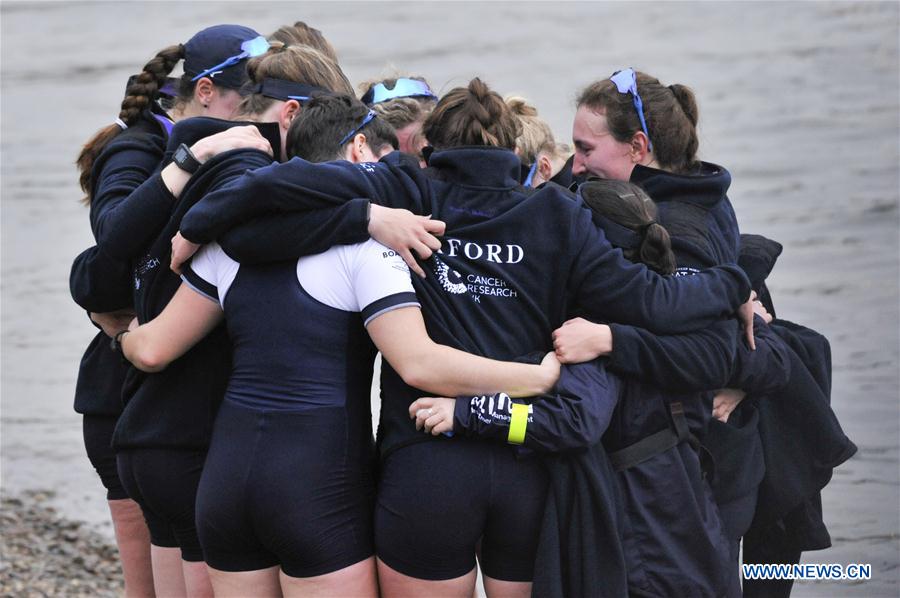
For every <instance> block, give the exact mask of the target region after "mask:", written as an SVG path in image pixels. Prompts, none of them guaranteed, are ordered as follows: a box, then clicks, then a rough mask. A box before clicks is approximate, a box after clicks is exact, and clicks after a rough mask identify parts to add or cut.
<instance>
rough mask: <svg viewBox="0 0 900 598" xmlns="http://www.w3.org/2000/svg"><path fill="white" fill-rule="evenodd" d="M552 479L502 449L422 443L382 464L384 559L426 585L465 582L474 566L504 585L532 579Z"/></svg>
mask: <svg viewBox="0 0 900 598" xmlns="http://www.w3.org/2000/svg"><path fill="white" fill-rule="evenodd" d="M546 495H547V473H546V470H545V469H544V466H543V465H542V463H541V462H540V461H539V460H537V459H517V458H516V455H515V453H514V452H513V450H512V449H511V448H510V447H508V446H503V445H501V444H499V443H496V444H495V443H488V442H483V441H478V440H473V439H466V438H460V439H453V440H440V439H439V440H437V441H433V442H421V443H417V444H413V445H410V446H407V447H404V448H401V449H399V450H397V451H395V452H394V453H391V454H390V455H389V456H388V457H387V459H386V460H385V462H384V463H383V464H382V473H381V479H380V481H379V486H378V500H377V505H376V508H375V545H376V552H377V553H378V558H379V559H381V560H382V561H384V562H385V563H386V564H387V565H388V566H389V567H391V568H392V569H394V570H396V571H399V572H400V573H403V574H404V575H409V576H411V577H416V578H419V579H430V580H441V579H453V578H455V577H460V576H461V575H465V574H466V573H468V572H469V571H471V570H472V569H473V568H474V567H475V547H476V545H477V544H478V542H479V540H480V541H481V555H480V562H481V569H482V571H483V572H484V574H485V575H486V576H488V577H492V578H494V579H499V580H503V581H531V580H532V578H533V574H534V557H535V553H536V551H537V544H538V536H539V532H540V527H541V521H542V519H543V515H544V503H545V499H546Z"/></svg>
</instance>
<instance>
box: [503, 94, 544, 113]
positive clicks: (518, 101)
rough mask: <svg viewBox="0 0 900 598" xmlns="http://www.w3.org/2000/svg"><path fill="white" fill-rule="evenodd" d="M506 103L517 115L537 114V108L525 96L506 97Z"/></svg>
mask: <svg viewBox="0 0 900 598" xmlns="http://www.w3.org/2000/svg"><path fill="white" fill-rule="evenodd" d="M506 105H507V106H509V109H510V110H512V113H513V114H515V115H516V116H537V115H538V111H537V108H535V107H534V106H532V105H531V104H529V103H528V100H526V99H525V98H523V97H519V96H510V97H508V98H506Z"/></svg>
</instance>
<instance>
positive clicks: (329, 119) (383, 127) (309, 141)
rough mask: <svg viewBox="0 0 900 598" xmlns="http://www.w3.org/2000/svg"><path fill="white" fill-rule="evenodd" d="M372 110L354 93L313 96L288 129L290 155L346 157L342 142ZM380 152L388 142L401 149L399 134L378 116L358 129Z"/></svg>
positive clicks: (315, 159)
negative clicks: (399, 146) (398, 141)
mask: <svg viewBox="0 0 900 598" xmlns="http://www.w3.org/2000/svg"><path fill="white" fill-rule="evenodd" d="M368 114H369V108H368V107H367V106H366V105H365V104H363V103H362V102H360V101H359V100H357V99H356V98H355V97H353V96H351V95H346V94H344V95H325V96H319V97H316V98H313V99H311V100H310V101H309V102H307V103H306V104H305V105H304V106H303V110H301V111H300V114H298V115H297V116H296V117H295V118H294V121H293V122H292V123H291V128H290V129H288V133H287V144H286V145H287V153H288V156H289V157H291V158H293V157H294V156H297V157H300V158H303V159H304V160H307V161H309V162H328V161H331V160H340V159H343V157H344V155H343V151H344V147H345V146H346V145H347V143H350V142H351V141H352V139H348V140H347V141H346V142H345V143H344V144H341V143H340V141H341V139H343V138H344V136H346V135H347V134H348V133H349V132H350V131H352V130H353V129H355V128H357V127H359V125H360V123H362V122H363V120H365V118H366V116H367V115H368ZM358 132H359V133H362V134H363V135H365V136H366V142H367V143H368V144H369V147H370V148H372V151H373V152H374V153H375V154H376V155H377V154H379V153H381V152H382V151H383V150H384V148H385V147H386V146H390V147H391V148H393V149H397V146H398V145H399V144H398V143H397V135H396V134H395V133H394V129H393V127H391V126H390V125H389V124H388V123H386V122H385V121H383V120H382V119H381V118H380V117H377V116H376V117H375V118H373V119H372V120H371V121H369V122H368V123H367V124H366V126H365V127H363V128H362V129H360V130H359V131H358Z"/></svg>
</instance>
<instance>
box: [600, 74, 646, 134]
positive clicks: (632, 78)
mask: <svg viewBox="0 0 900 598" xmlns="http://www.w3.org/2000/svg"><path fill="white" fill-rule="evenodd" d="M609 80H610V81H612V82H613V83H615V85H616V89H618V90H619V93H631V103H632V104H634V109H635V110H636V111H637V115H638V118H639V119H641V128H642V129H643V130H644V135H646V136H647V143H648V144H649V146H650V151H653V142H652V141H650V132H649V131H647V121H645V120H644V102H643V101H642V100H641V94H639V93H638V89H637V75H635V74H634V69H633V68H627V69H624V70H621V71H616V72H615V73H613V75H612V77H610V78H609Z"/></svg>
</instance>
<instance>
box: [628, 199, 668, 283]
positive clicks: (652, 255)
mask: <svg viewBox="0 0 900 598" xmlns="http://www.w3.org/2000/svg"><path fill="white" fill-rule="evenodd" d="M651 203H652V202H651ZM654 211H655V210H654ZM642 230H643V239H642V240H641V246H640V248H638V254H637V258H638V259H637V261H639V262H641V263H642V264H646V265H647V267H648V268H650V269H651V270H655V271H657V272H659V273H660V274H671V273H672V272H674V271H675V253H673V252H672V240H671V239H670V238H669V231H667V230H666V227H664V226H663V225H661V224H660V223H658V222H656V221H655V220H654V221H652V222H650V223H649V224H646V225H644V228H643V229H642Z"/></svg>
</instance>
